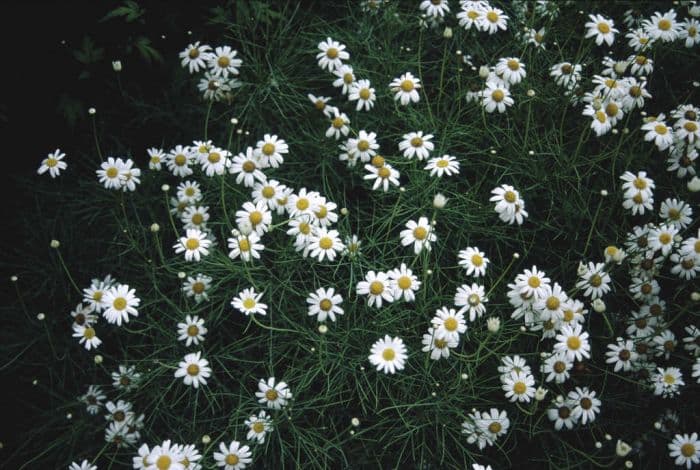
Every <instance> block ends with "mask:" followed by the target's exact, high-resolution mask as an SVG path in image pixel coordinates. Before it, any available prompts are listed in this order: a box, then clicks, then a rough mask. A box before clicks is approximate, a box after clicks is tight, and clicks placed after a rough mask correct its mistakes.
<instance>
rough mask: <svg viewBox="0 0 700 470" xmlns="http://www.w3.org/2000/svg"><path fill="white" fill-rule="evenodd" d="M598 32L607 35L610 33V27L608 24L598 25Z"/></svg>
mask: <svg viewBox="0 0 700 470" xmlns="http://www.w3.org/2000/svg"><path fill="white" fill-rule="evenodd" d="M598 31H600V32H601V33H603V34H608V33H609V32H610V25H609V24H608V23H598Z"/></svg>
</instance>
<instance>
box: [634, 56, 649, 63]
mask: <svg viewBox="0 0 700 470" xmlns="http://www.w3.org/2000/svg"><path fill="white" fill-rule="evenodd" d="M634 61H635V62H636V63H637V64H638V65H644V64H646V63H647V58H646V56H644V55H638V56H637V57H635V58H634Z"/></svg>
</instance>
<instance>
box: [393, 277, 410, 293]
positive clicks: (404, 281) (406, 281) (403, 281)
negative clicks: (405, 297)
mask: <svg viewBox="0 0 700 470" xmlns="http://www.w3.org/2000/svg"><path fill="white" fill-rule="evenodd" d="M396 284H397V285H398V286H399V289H402V290H406V289H408V288H410V287H411V278H410V277H408V276H401V277H400V278H399V279H398V280H397V281H396Z"/></svg>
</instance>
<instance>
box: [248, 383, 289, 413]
mask: <svg viewBox="0 0 700 470" xmlns="http://www.w3.org/2000/svg"><path fill="white" fill-rule="evenodd" d="M255 396H256V397H258V403H263V404H265V405H266V406H267V407H268V408H272V409H275V410H279V409H281V408H282V407H284V406H286V405H287V402H288V401H289V400H291V399H292V392H291V391H290V390H289V387H288V386H287V384H286V383H285V382H278V383H275V378H274V377H270V378H269V379H267V382H266V381H265V379H260V381H259V382H258V391H257V392H255Z"/></svg>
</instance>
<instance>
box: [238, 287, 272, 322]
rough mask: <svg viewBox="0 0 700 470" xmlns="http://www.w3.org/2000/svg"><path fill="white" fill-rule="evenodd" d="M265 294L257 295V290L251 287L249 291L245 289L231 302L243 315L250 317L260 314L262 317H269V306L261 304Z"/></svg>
mask: <svg viewBox="0 0 700 470" xmlns="http://www.w3.org/2000/svg"><path fill="white" fill-rule="evenodd" d="M262 295H263V293H262V292H260V293H259V294H256V293H255V289H254V288H252V287H250V288H248V289H243V291H242V292H241V293H240V294H238V296H237V297H234V298H233V300H232V301H231V305H232V306H233V308H235V309H238V310H239V311H240V312H241V313H245V314H246V315H249V314H251V313H258V314H260V315H267V305H266V304H263V303H261V302H260V299H261V298H262Z"/></svg>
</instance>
